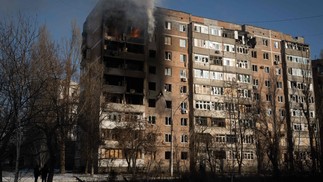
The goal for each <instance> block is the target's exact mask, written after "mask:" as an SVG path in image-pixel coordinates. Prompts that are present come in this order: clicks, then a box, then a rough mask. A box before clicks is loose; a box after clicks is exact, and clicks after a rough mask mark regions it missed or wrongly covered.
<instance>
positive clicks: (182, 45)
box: [179, 39, 186, 48]
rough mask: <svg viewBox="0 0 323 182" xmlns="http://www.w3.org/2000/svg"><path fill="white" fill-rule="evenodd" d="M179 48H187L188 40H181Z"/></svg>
mask: <svg viewBox="0 0 323 182" xmlns="http://www.w3.org/2000/svg"><path fill="white" fill-rule="evenodd" d="M179 46H180V47H183V48H184V47H186V40H185V39H179Z"/></svg>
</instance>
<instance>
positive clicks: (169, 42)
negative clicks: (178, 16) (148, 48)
mask: <svg viewBox="0 0 323 182" xmlns="http://www.w3.org/2000/svg"><path fill="white" fill-rule="evenodd" d="M165 45H172V37H170V36H166V37H165Z"/></svg>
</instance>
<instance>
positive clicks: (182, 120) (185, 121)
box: [181, 118, 187, 126]
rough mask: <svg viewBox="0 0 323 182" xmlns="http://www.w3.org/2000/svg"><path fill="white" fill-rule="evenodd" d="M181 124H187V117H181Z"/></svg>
mask: <svg viewBox="0 0 323 182" xmlns="http://www.w3.org/2000/svg"><path fill="white" fill-rule="evenodd" d="M181 126H187V118H181Z"/></svg>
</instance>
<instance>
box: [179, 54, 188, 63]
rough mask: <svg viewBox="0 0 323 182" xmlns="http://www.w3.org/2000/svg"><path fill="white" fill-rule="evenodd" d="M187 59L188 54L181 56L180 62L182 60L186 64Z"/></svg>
mask: <svg viewBox="0 0 323 182" xmlns="http://www.w3.org/2000/svg"><path fill="white" fill-rule="evenodd" d="M186 59H187V57H186V54H180V55H179V60H180V61H181V62H186Z"/></svg>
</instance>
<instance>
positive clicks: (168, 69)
mask: <svg viewBox="0 0 323 182" xmlns="http://www.w3.org/2000/svg"><path fill="white" fill-rule="evenodd" d="M165 75H166V76H172V68H165Z"/></svg>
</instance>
